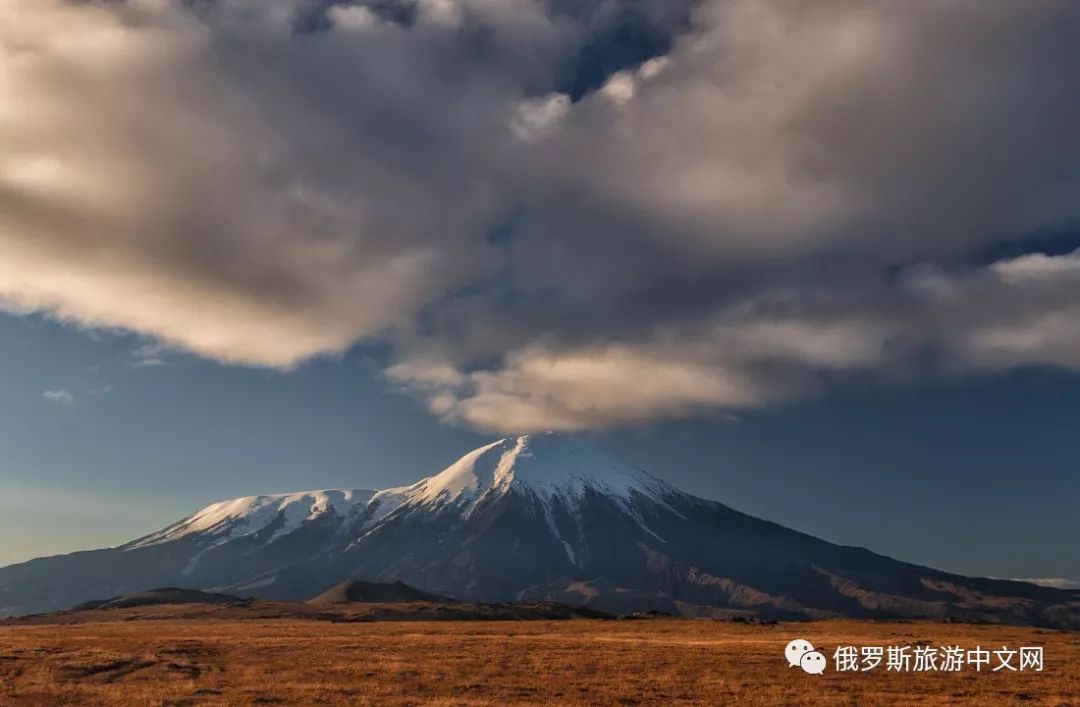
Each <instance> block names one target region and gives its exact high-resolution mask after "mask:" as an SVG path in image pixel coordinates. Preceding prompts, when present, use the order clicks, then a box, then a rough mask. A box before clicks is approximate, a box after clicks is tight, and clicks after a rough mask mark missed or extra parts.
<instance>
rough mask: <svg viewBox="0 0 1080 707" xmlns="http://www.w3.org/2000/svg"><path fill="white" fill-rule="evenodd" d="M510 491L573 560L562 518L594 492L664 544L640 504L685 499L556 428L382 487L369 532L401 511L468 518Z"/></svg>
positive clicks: (578, 511)
mask: <svg viewBox="0 0 1080 707" xmlns="http://www.w3.org/2000/svg"><path fill="white" fill-rule="evenodd" d="M508 493H514V494H517V495H518V496H519V497H521V498H523V499H524V500H525V502H526V503H525V504H524V505H525V507H526V508H527V509H530V510H531V511H532V512H533V513H534V514H535V515H536V516H538V517H540V518H541V519H542V520H543V521H544V523H545V524H546V526H547V529H548V531H549V532H550V534H551V536H552V537H554V539H555V540H557V541H558V542H559V543H560V544H561V545H562V547H563V549H564V550H565V552H566V556H567V558H568V559H569V560H570V562H571V563H576V562H577V560H578V553H577V551H576V550H575V548H574V543H573V542H572V541H571V540H570V539H569V538H568V537H567V536H566V534H565V532H564V530H560V523H558V522H557V521H556V518H557V517H558V516H559V515H563V516H565V515H566V514H569V516H570V517H572V518H577V519H579V520H580V516H581V509H582V506H583V504H584V503H586V500H587V498H589V497H594V498H596V497H598V498H603V499H606V500H607V501H608V502H610V503H611V504H613V505H614V507H615V508H617V509H618V510H619V511H621V512H622V513H623V514H625V515H626V516H627V517H628V518H629V519H630V520H631V521H632V522H633V523H635V524H636V525H637V526H638V527H639V528H641V529H642V530H643V531H645V532H646V533H648V534H650V535H652V536H653V537H654V538H656V539H657V540H660V541H661V542H663V538H662V537H660V535H658V534H657V533H655V532H654V531H653V530H652V529H650V528H649V526H648V524H647V523H646V520H645V518H644V517H643V516H642V515H641V513H640V511H639V504H641V503H642V502H644V503H646V504H650V505H652V506H653V507H659V508H662V509H664V510H665V511H667V512H670V513H672V514H674V515H676V516H680V517H681V514H680V513H679V512H678V511H677V510H675V509H674V508H673V507H672V506H671V505H669V503H668V501H667V499H671V498H674V497H678V498H683V497H685V494H683V493H682V492H680V491H678V490H677V489H675V488H674V487H672V486H670V485H668V484H667V483H665V482H663V481H661V480H660V479H657V478H656V477H654V476H651V475H649V474H647V473H646V472H644V471H641V470H640V469H637V468H635V467H633V466H630V465H629V464H626V463H625V462H623V461H621V460H619V459H617V458H616V457H614V456H612V455H610V454H608V453H607V452H604V451H603V450H600V449H598V448H597V447H594V446H593V445H590V444H588V443H586V442H584V441H582V440H580V439H578V438H576V437H573V436H570V435H564V434H555V433H551V432H548V433H545V434H535V435H524V436H521V437H508V438H505V439H501V440H498V441H496V442H492V443H491V444H488V445H485V446H483V447H480V448H479V449H476V450H473V451H472V452H469V453H468V454H466V455H465V456H463V457H462V458H461V459H459V460H458V461H456V462H455V463H453V464H451V465H450V466H449V467H447V468H446V469H445V470H443V471H442V472H440V473H439V474H436V475H435V476H431V477H428V478H426V479H421V480H420V481H418V482H417V483H415V484H413V485H412V486H407V487H402V488H397V489H388V490H386V491H380V492H378V493H376V494H375V497H374V499H373V503H375V502H378V504H379V507H378V508H377V509H376V511H375V513H373V514H372V515H371V516H370V519H369V522H368V523H367V525H366V526H365V530H366V533H365V535H366V534H367V533H370V532H372V530H374V528H376V527H377V522H378V520H381V519H382V518H386V517H393V516H396V515H404V514H410V513H438V512H442V511H451V512H456V513H460V514H461V515H462V517H464V518H467V517H469V516H470V514H472V513H473V512H474V511H475V509H477V508H478V507H479V506H480V505H481V502H483V501H485V500H488V501H490V500H493V499H495V498H498V497H501V496H503V495H505V494H508ZM571 525H573V523H572V524H571ZM565 527H566V526H565V524H564V529H565ZM362 537H363V536H361V538H362Z"/></svg>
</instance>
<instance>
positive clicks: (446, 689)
mask: <svg viewBox="0 0 1080 707" xmlns="http://www.w3.org/2000/svg"><path fill="white" fill-rule="evenodd" d="M793 638H806V639H808V640H810V641H811V642H812V643H814V645H815V646H816V647H818V648H819V650H822V652H824V653H825V654H826V655H827V656H828V657H829V662H830V666H829V668H830V669H829V671H828V672H827V673H825V674H824V675H820V676H813V675H807V674H805V673H803V672H802V671H801V670H799V669H797V668H788V667H787V665H786V663H785V661H784V659H783V649H784V646H785V644H786V643H787V642H788V641H789V640H791V639H793ZM920 642H929V643H930V644H931V645H942V644H950V645H951V644H958V645H960V646H963V647H966V648H974V647H975V646H976V645H981V646H983V647H984V648H1000V647H1001V646H1002V645H1007V646H1009V647H1010V648H1016V647H1018V646H1020V645H1036V646H1038V645H1041V646H1044V648H1045V668H1044V670H1043V671H1042V672H1023V673H1019V672H1017V673H1012V672H996V673H994V672H985V671H984V672H981V673H979V672H975V671H974V670H973V669H970V668H969V669H965V670H964V671H962V672H959V673H918V674H916V673H896V672H885V671H884V670H883V669H882V668H883V667H884V666H882V668H879V669H877V670H876V671H874V672H869V673H857V674H852V673H837V672H834V671H833V670H832V667H833V666H832V652H833V650H834V649H835V647H836V646H837V645H839V644H850V645H857V646H862V645H881V646H888V645H915V644H917V643H920ZM257 704H284V705H653V704H655V705H691V704H708V705H734V704H738V705H805V706H813V705H889V706H890V707H892V706H901V705H923V704H926V705H994V704H1008V705H1013V704H1024V705H1054V706H1061V705H1069V706H1070V707H1071V706H1073V705H1077V706H1080V633H1068V632H1060V631H1049V630H1038V629H1030V628H1016V627H1003V626H990V625H962V624H942V623H930V622H914V623H877V622H873V623H871V622H856V621H824V622H816V623H781V624H779V625H777V626H761V625H744V624H734V623H726V622H717V621H710V620H689V619H687V620H678V619H657V620H642V621H595V620H571V621H456V622H359V623H335V622H328V621H315V620H295V619H281V620H246V621H221V620H207V619H200V620H192V619H165V620H129V621H113V622H107V623H97V622H92V623H82V624H73V625H62V626H57V625H6V626H0V705H5V706H7V705H48V706H49V707H52V706H53V705H95V706H96V705H115V706H118V707H123V706H126V705H140V706H141V705H229V706H230V707H231V706H232V705H257Z"/></svg>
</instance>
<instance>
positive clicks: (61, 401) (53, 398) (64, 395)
mask: <svg viewBox="0 0 1080 707" xmlns="http://www.w3.org/2000/svg"><path fill="white" fill-rule="evenodd" d="M41 397H43V398H45V399H46V400H48V401H49V402H50V403H56V404H57V405H74V404H75V396H74V395H72V394H71V393H69V392H68V391H66V390H46V391H45V392H44V393H42V394H41Z"/></svg>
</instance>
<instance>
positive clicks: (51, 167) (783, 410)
mask: <svg viewBox="0 0 1080 707" xmlns="http://www.w3.org/2000/svg"><path fill="white" fill-rule="evenodd" d="M1078 30H1080V9H1078V8H1076V7H1075V6H1074V5H1073V4H1072V3H1057V2H1029V3H1017V2H1013V1H1012V0H982V1H979V2H976V1H974V0H956V1H954V2H943V1H940V0H916V1H914V2H906V3H896V2H886V1H885V0H858V1H856V0H823V1H822V2H815V3H812V4H811V3H790V2H784V1H782V0H584V1H581V2H568V1H567V0H347V1H346V0H274V1H273V2H266V1H265V0H189V1H187V2H174V1H172V0H108V1H106V0H87V1H86V2H79V3H71V2H63V1H62V0H0V156H2V157H0V311H2V312H3V313H2V314H0V343H2V348H0V351H2V356H3V360H2V361H0V364H2V370H0V392H2V396H0V421H2V425H0V427H2V430H0V443H2V445H0V499H2V500H0V504H4V505H3V507H2V508H3V513H0V562H3V561H5V560H6V561H16V560H19V559H24V558H26V557H28V556H32V555H36V554H40V553H44V552H59V551H65V550H70V549H75V548H77V547H86V546H93V545H100V544H109V543H115V542H121V541H123V540H126V539H129V538H130V537H131V536H132V535H133V534H138V533H140V532H145V531H148V530H152V529H155V528H156V527H159V526H161V525H164V524H165V522H168V521H170V520H173V519H175V518H176V517H178V516H180V515H183V514H185V513H187V512H189V511H190V510H192V509H194V508H197V507H199V506H200V505H203V504H205V503H207V502H209V501H211V500H215V499H218V498H221V497H228V496H232V495H242V494H251V493H264V492H273V491H292V490H297V489H299V488H317V487H327V486H388V485H394V484H400V483H402V482H404V481H411V480H414V479H416V478H418V477H420V476H423V475H426V474H429V473H433V472H435V471H438V470H439V469H441V468H442V467H443V466H445V465H446V464H448V463H449V462H450V461H451V460H453V459H454V458H456V456H458V455H459V454H461V453H463V452H465V451H467V450H468V449H471V448H472V447H474V446H477V445H478V444H480V443H481V442H483V441H485V440H488V439H491V438H493V437H498V436H502V435H507V434H515V433H522V432H530V431H539V430H561V431H568V432H573V433H578V434H583V435H587V436H590V437H595V438H596V440H597V441H598V442H600V443H602V444H604V445H605V446H608V447H609V448H611V449H612V450H613V451H615V452H617V453H619V454H621V455H622V456H624V457H626V458H627V459H628V460H629V461H631V462H634V463H637V464H639V465H641V466H644V467H645V468H647V469H649V470H651V471H653V472H654V473H657V474H658V475H660V476H664V477H665V478H668V479H669V480H671V481H672V482H674V483H676V484H677V485H679V486H682V487H683V488H685V489H686V490H688V491H691V492H694V493H699V494H700V495H704V496H708V497H712V498H717V499H718V500H722V501H724V502H726V503H729V504H730V505H732V506H734V507H736V508H740V509H742V510H746V511H748V512H751V513H754V514H756V515H761V516H763V517H768V518H770V519H773V520H776V521H778V522H782V523H785V524H788V525H791V526H793V527H796V528H798V529H800V530H806V531H807V532H812V533H815V534H818V535H821V536H823V537H826V538H827V539H830V540H835V541H837V542H845V543H852V544H860V545H865V546H868V547H871V548H872V549H875V550H878V551H882V552H886V553H887V554H893V555H895V556H898V557H901V558H902V559H908V560H912V561H917V562H925V563H926V564H931V565H934V566H938V567H941V568H943V569H951V570H955V571H961V572H967V573H976V574H990V575H995V576H1020V577H1029V576H1030V577H1073V578H1075V577H1080V552H1077V550H1076V548H1075V546H1074V545H1075V544H1074V543H1070V542H1069V540H1068V539H1069V538H1070V537H1076V533H1077V530H1080V527H1078V521H1077V520H1076V519H1075V516H1076V515H1078V514H1076V513H1075V512H1073V509H1071V508H1068V507H1067V505H1068V502H1069V500H1070V499H1076V498H1077V497H1078V495H1077V493H1076V492H1077V490H1080V489H1078V486H1077V483H1078V482H1077V480H1076V476H1077V474H1076V473H1075V468H1074V465H1073V464H1071V463H1070V460H1071V459H1074V458H1075V456H1076V455H1075V454H1074V451H1075V447H1076V446H1077V443H1075V442H1073V441H1072V439H1071V438H1070V437H1071V436H1070V434H1069V431H1070V430H1071V429H1075V422H1076V415H1077V411H1078V410H1080V385H1078V373H1080V306H1078V304H1077V302H1080V250H1078V248H1080V225H1078V224H1080V198H1078V196H1080V193H1078V192H1080V140H1077V139H1076V137H1075V125H1077V124H1080V89H1078V88H1077V84H1076V81H1075V69H1076V68H1077V67H1078V66H1080V45H1077V43H1076V42H1075V37H1076V36H1077V32H1078Z"/></svg>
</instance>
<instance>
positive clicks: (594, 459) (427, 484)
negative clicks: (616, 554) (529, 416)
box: [407, 432, 675, 505]
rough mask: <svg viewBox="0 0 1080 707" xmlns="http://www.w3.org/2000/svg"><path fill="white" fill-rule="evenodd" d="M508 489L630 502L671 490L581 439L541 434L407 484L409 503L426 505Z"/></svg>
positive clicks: (506, 442)
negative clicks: (636, 495)
mask: <svg viewBox="0 0 1080 707" xmlns="http://www.w3.org/2000/svg"><path fill="white" fill-rule="evenodd" d="M510 490H516V491H519V492H531V493H533V494H535V495H537V496H538V497H540V498H542V499H546V498H550V497H552V496H560V497H569V498H581V497H582V496H583V495H584V494H585V493H586V491H592V492H595V493H599V494H602V495H605V496H613V497H617V498H620V499H625V500H629V499H630V498H631V497H632V496H633V495H634V493H640V494H642V495H645V496H648V497H654V498H655V497H658V496H662V495H666V494H668V493H672V492H674V491H675V489H673V488H672V487H670V486H669V485H668V484H666V483H664V482H663V481H661V480H660V479H657V478H656V477H653V476H651V475H649V474H647V473H646V472H644V471H642V470H640V469H637V468H636V467H633V466H631V465H629V464H627V463H625V462H623V461H621V460H620V459H618V458H617V457H615V456H613V455H611V454H609V453H608V452H606V451H604V450H602V449H600V448H599V447H596V446H594V445H592V444H590V443H588V442H586V441H584V440H582V439H581V438H579V437H577V436H574V435H569V434H562V433H554V432H546V433H542V434H528V435H521V436H519V437H506V438H504V439H500V440H498V441H496V442H492V443H491V444H488V445H485V446H483V447H480V448H479V449H475V450H473V451H471V452H469V453H468V454H466V455H465V456H463V457H461V459H459V460H458V461H456V462H454V463H453V464H451V465H450V466H449V467H447V468H446V469H445V470H443V471H442V472H440V473H439V474H436V475H435V476H432V477H429V478H427V479H424V480H422V481H420V482H419V483H417V484H416V485H414V486H412V487H410V488H409V492H408V494H407V495H408V496H409V501H410V502H412V503H414V504H420V505H429V504H440V503H457V502H461V501H472V502H475V501H478V500H479V499H480V498H481V497H483V496H484V495H485V494H488V493H500V494H501V493H505V492H507V491H510Z"/></svg>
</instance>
